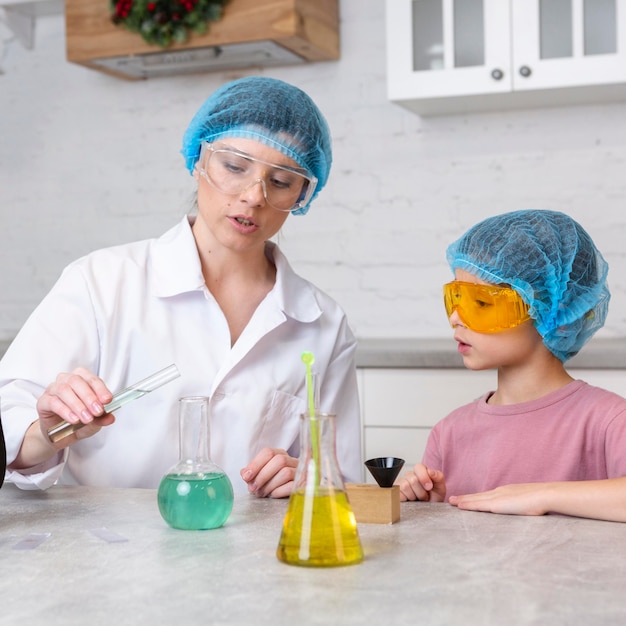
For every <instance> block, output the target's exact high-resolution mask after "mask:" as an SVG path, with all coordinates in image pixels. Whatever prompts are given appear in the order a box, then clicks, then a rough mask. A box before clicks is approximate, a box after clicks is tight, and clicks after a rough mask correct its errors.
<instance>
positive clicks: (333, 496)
mask: <svg viewBox="0 0 626 626" xmlns="http://www.w3.org/2000/svg"><path fill="white" fill-rule="evenodd" d="M300 442H301V452H300V461H299V463H298V469H297V470H296V477H295V479H294V489H293V491H292V493H291V496H290V498H289V504H288V506H287V513H286V514H285V518H284V521H283V528H282V533H281V536H280V540H279V543H278V548H277V550H276V556H277V557H278V559H279V560H281V561H283V562H285V563H288V564H290V565H302V566H307V567H335V566H339V565H352V564H355V563H360V562H361V561H362V560H363V548H362V546H361V540H360V537H359V533H358V529H357V524H356V519H355V517H354V513H353V512H352V508H351V507H350V503H349V502H348V497H347V495H346V491H345V486H344V484H343V479H342V478H341V474H340V472H339V466H338V464H337V457H336V454H335V416H334V415H315V416H314V417H310V416H308V415H302V416H301V428H300Z"/></svg>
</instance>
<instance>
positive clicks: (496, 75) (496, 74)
mask: <svg viewBox="0 0 626 626" xmlns="http://www.w3.org/2000/svg"><path fill="white" fill-rule="evenodd" d="M491 78H493V79H494V80H502V79H503V78H504V72H503V71H502V70H499V69H498V68H496V69H495V70H491Z"/></svg>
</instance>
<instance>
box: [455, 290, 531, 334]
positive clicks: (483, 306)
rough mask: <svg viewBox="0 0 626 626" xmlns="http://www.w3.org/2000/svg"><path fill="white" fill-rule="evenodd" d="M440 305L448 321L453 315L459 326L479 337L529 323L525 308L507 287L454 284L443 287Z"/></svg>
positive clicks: (526, 307)
mask: <svg viewBox="0 0 626 626" xmlns="http://www.w3.org/2000/svg"><path fill="white" fill-rule="evenodd" d="M443 301H444V304H445V306H446V313H447V314H448V317H450V316H451V315H452V313H453V312H454V311H457V312H458V314H459V317H460V318H461V321H462V322H463V324H465V326H467V327H468V328H469V329H470V330H475V331H476V332H479V333H498V332H501V331H503V330H508V329H509V328H515V327H516V326H519V325H520V324H522V323H523V322H525V321H526V320H529V319H530V315H528V305H527V304H526V303H525V302H524V301H523V300H522V297H521V296H520V295H519V294H518V293H517V292H516V291H515V290H514V289H511V288H510V287H497V286H494V285H479V284H477V283H465V282H462V281H459V280H454V281H452V282H451V283H448V284H446V285H444V286H443Z"/></svg>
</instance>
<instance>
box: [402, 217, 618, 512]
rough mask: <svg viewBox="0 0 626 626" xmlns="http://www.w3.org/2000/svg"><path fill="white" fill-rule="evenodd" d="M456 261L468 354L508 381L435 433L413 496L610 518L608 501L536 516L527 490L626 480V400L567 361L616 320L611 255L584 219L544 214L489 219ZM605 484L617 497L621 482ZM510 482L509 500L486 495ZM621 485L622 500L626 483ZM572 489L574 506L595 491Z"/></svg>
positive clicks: (452, 256) (453, 315) (462, 345)
mask: <svg viewBox="0 0 626 626" xmlns="http://www.w3.org/2000/svg"><path fill="white" fill-rule="evenodd" d="M447 258H448V263H449V264H450V267H451V269H452V271H453V272H454V274H455V279H456V280H454V281H453V282H451V283H448V284H447V285H445V286H444V302H445V306H446V311H447V313H448V317H449V320H450V324H451V326H452V327H453V328H454V339H455V340H456V341H457V343H458V351H459V354H461V356H462V358H463V362H464V365H465V366H466V367H467V368H469V369H474V370H483V369H491V368H496V369H497V371H498V383H497V388H496V390H495V391H491V392H489V393H487V394H485V395H483V396H482V397H481V398H480V399H478V400H477V401H475V402H472V403H471V404H468V405H466V406H463V407H461V408H459V409H457V410H455V411H453V412H452V413H451V414H450V415H448V417H446V418H445V419H443V420H442V421H441V422H439V423H438V424H437V425H436V426H435V427H434V428H433V431H432V433H431V435H430V437H429V439H428V443H427V446H426V451H425V453H424V458H423V463H418V464H416V465H415V467H414V468H413V471H411V472H408V473H407V474H406V475H405V476H404V477H403V479H402V480H401V481H400V483H399V484H400V490H401V494H402V499H403V500H430V501H437V502H440V501H449V502H450V503H452V504H456V505H458V506H460V507H462V508H474V509H478V510H494V511H496V512H498V511H497V510H496V509H499V507H500V505H501V506H502V509H503V510H502V512H509V513H532V512H537V513H544V512H548V511H553V512H559V511H562V512H564V513H568V512H570V514H573V515H584V516H588V517H602V514H601V512H600V511H599V510H598V508H599V505H596V506H593V504H592V503H590V507H591V508H590V509H589V507H587V508H586V509H584V510H581V509H578V508H576V507H575V506H574V508H571V507H570V508H569V509H568V508H567V507H563V505H562V504H558V502H559V498H553V499H552V500H544V501H543V502H542V505H541V506H536V507H535V509H534V510H533V507H532V506H528V501H529V500H530V499H531V498H530V497H529V496H528V492H529V490H530V491H532V490H533V489H536V490H537V493H538V492H539V490H541V489H543V490H544V492H545V491H546V490H547V487H546V485H545V483H553V484H552V485H551V488H552V489H557V490H558V489H560V490H561V491H560V492H559V493H563V485H562V484H561V485H558V486H556V487H555V486H554V483H563V482H564V481H596V480H599V479H607V478H618V477H622V476H626V454H625V453H624V451H625V450H626V399H624V398H622V397H621V396H619V395H617V394H614V393H611V392H609V391H606V390H604V389H600V388H597V387H592V386H590V385H588V384H586V383H585V382H583V381H582V380H574V378H572V377H571V376H570V375H569V373H568V372H567V370H566V369H565V366H564V363H565V362H566V361H567V360H568V359H569V358H571V357H573V356H574V355H575V354H576V353H577V352H578V351H579V350H580V349H581V348H582V346H583V345H584V344H585V343H586V342H587V341H588V340H589V339H590V338H591V337H592V335H593V334H594V333H595V332H596V331H597V330H598V329H599V328H601V327H602V325H603V324H604V320H605V319H606V314H607V309H608V302H609V297H610V296H609V290H608V287H607V284H606V276H607V272H608V266H607V264H606V262H605V260H604V259H603V258H602V255H601V254H600V252H599V251H598V250H597V249H596V247H595V245H594V243H593V241H592V240H591V238H590V237H589V235H588V234H587V233H586V232H585V230H584V229H583V228H582V227H581V226H580V225H579V224H578V223H576V222H575V221H574V220H573V219H571V218H570V217H568V216H567V215H564V214H563V213H558V212H554V211H538V210H527V211H515V212H512V213H507V214H504V215H498V216H495V217H491V218H489V219H486V220H484V221H483V222H481V223H479V224H477V225H476V226H474V227H473V228H471V229H470V230H469V231H468V232H467V233H466V234H465V235H463V236H462V237H461V238H460V239H459V240H458V241H456V242H454V243H453V244H452V245H450V246H449V248H448V250H447ZM602 482H603V483H605V484H604V486H602V487H601V488H602V489H604V490H607V491H606V493H607V494H608V495H607V496H606V497H607V498H612V497H613V496H612V495H611V494H613V493H615V489H616V487H615V484H614V483H609V482H608V481H602ZM528 483H544V484H543V485H539V484H535V485H534V486H528ZM511 484H516V485H517V487H516V488H513V487H511V488H509V490H508V491H505V492H504V495H503V490H502V489H501V490H500V491H496V492H495V495H494V493H491V494H488V495H486V494H483V493H481V492H485V491H490V490H493V489H496V488H497V487H501V486H504V485H511ZM520 484H524V486H522V485H520ZM616 484H617V489H618V490H619V489H620V488H621V490H622V493H623V492H624V486H625V485H624V481H618V482H617V483H616ZM592 485H594V483H592ZM567 487H568V493H570V494H571V495H570V499H571V500H572V501H574V503H575V502H576V500H577V499H579V498H580V494H582V496H583V497H586V496H585V495H584V494H585V493H587V494H588V493H589V489H590V487H589V485H588V484H587V485H585V484H583V483H579V484H578V485H577V486H576V488H572V486H571V485H569V486H567ZM572 489H578V491H575V490H572ZM592 489H593V488H592ZM524 490H526V492H525V493H523V492H524ZM585 490H586V491H585ZM463 494H473V495H471V496H470V495H465V496H463ZM494 498H495V499H494ZM498 498H500V500H499V502H500V504H495V505H493V504H488V502H489V501H490V499H491V502H492V503H493V502H497V500H498ZM523 498H526V504H525V505H523V504H520V502H521V500H522V499H523ZM514 500H515V501H516V502H517V504H518V507H516V506H515V504H514V503H513V501H514ZM537 502H538V500H536V501H535V504H537ZM546 502H547V504H546ZM486 503H487V504H486ZM502 503H505V504H502ZM512 503H513V504H512ZM490 507H491V508H490ZM583 508H584V507H583ZM622 508H624V507H622ZM504 509H506V510H504ZM572 511H573V512H572ZM619 515H620V514H619V513H617V514H616V515H613V516H611V518H616V517H619ZM621 515H622V516H623V519H625V520H626V511H623V512H622V513H621Z"/></svg>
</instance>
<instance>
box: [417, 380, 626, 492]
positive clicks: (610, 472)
mask: <svg viewBox="0 0 626 626" xmlns="http://www.w3.org/2000/svg"><path fill="white" fill-rule="evenodd" d="M491 393H492V392H490V393H487V394H485V395H484V396H483V397H482V398H480V399H479V400H476V401H475V402H472V403H471V404H467V405H465V406H462V407H460V408H458V409H456V410H455V411H453V412H452V413H450V415H448V416H447V417H446V418H444V419H443V420H441V421H440V422H439V423H438V424H437V425H436V426H435V427H434V428H433V430H432V432H431V434H430V437H429V439H428V443H427V445H426V451H425V452H424V459H423V462H424V464H425V465H426V466H427V467H432V468H434V469H439V470H441V471H442V472H443V474H444V476H445V479H446V501H447V499H448V497H449V496H451V495H462V494H467V493H476V492H479V491H486V490H489V489H494V488H495V487H498V486H500V485H507V484H511V483H530V482H544V481H558V480H594V479H601V478H614V477H617V476H626V399H625V398H622V397H621V396H619V395H617V394H615V393H612V392H610V391H607V390H605V389H600V388H599V387H592V386H591V385H588V384H587V383H585V382H584V381H582V380H576V381H574V382H571V383H570V384H568V385H566V386H565V387H562V388H561V389H558V390H557V391H554V392H553V393H550V394H548V395H547V396H544V397H543V398H539V399H538V400H533V401H532V402H524V403H521V404H513V405H508V406H493V405H490V404H487V398H488V397H489V396H490V395H491Z"/></svg>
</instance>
